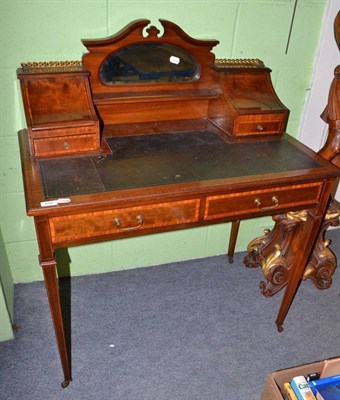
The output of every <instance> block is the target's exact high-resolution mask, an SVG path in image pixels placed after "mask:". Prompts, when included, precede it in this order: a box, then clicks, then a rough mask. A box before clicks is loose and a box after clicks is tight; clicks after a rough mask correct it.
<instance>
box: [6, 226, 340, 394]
mask: <svg viewBox="0 0 340 400" xmlns="http://www.w3.org/2000/svg"><path fill="white" fill-rule="evenodd" d="M327 236H328V237H330V238H331V239H332V240H333V244H332V249H333V251H335V253H336V254H337V256H338V258H339V256H340V230H339V229H338V230H336V231H331V232H330V233H328V234H327ZM243 256H244V253H238V254H237V255H236V257H235V263H234V264H233V265H229V264H228V263H227V262H226V257H225V256H218V257H212V258H206V259H201V260H194V261H187V262H181V263H173V264H168V265H162V266H156V267H149V268H142V269H136V270H128V271H121V272H114V273H109V274H101V275H92V276H84V277H77V278H72V279H71V281H70V282H68V283H71V284H70V293H71V315H72V318H71V321H72V322H71V332H72V334H71V339H72V347H71V348H72V370H73V379H74V380H73V382H72V383H71V384H70V386H69V387H68V388H66V389H61V387H60V382H61V381H62V373H61V367H60V362H59V357H58V354H57V350H56V344H55V339H54V333H53V328H52V323H51V320H50V315H49V308H48V304H47V299H46V295H45V289H44V285H43V283H42V282H35V283H31V284H18V285H16V288H15V298H16V299H15V322H16V324H17V325H19V326H20V327H21V329H20V331H19V333H18V334H17V335H16V339H15V340H13V341H8V342H3V343H0V369H1V370H0V398H1V399H2V400H7V399H11V400H15V399H25V400H30V399H35V400H40V399H43V400H50V399H51V400H58V399H72V400H77V399H82V400H86V399H94V400H106V399H107V400H208V399H214V400H222V399H223V400H244V399H247V400H258V399H259V397H260V393H261V391H262V387H263V383H264V380H265V376H266V375H267V374H268V373H270V372H271V371H274V370H277V369H282V368H286V367H289V366H293V365H298V364H303V363H307V362H310V361H314V360H320V359H324V358H327V357H333V356H336V355H340V307H339V306H340V268H338V269H337V270H336V272H335V275H334V282H333V285H332V287H331V288H330V289H329V290H325V291H319V290H317V289H315V288H314V286H313V285H312V284H311V282H306V283H303V284H302V285H301V286H300V290H299V292H298V294H297V296H296V298H295V300H294V302H293V305H292V307H291V310H290V312H289V314H288V316H287V318H286V321H285V324H284V331H283V333H281V334H279V333H278V332H277V330H276V326H275V323H274V321H275V318H276V314H277V311H278V307H279V303H280V300H281V297H282V294H278V295H276V296H275V297H273V298H271V299H266V298H264V297H263V296H262V295H261V293H260V292H259V289H258V284H259V281H260V280H261V279H262V276H261V271H260V270H258V269H256V270H249V269H247V268H245V267H244V266H243V264H242V259H243Z"/></svg>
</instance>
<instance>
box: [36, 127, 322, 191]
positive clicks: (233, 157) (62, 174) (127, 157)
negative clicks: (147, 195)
mask: <svg viewBox="0 0 340 400" xmlns="http://www.w3.org/2000/svg"><path fill="white" fill-rule="evenodd" d="M106 140H107V143H108V145H109V147H110V149H111V150H112V153H111V154H106V155H96V156H81V157H80V156H77V157H70V158H56V159H44V160H40V161H39V167H40V171H41V177H42V183H43V188H44V193H45V196H46V198H53V197H63V196H74V195H83V194H91V193H99V192H108V191H119V190H124V189H135V188H145V187H152V186H161V185H171V184H179V183H187V182H201V181H209V180H218V179H227V178H237V177H245V176H255V175H262V174H275V173H282V172H289V171H296V170H313V169H317V168H320V167H322V164H321V163H319V162H318V161H317V160H315V158H313V157H310V156H309V155H308V154H306V153H304V152H303V151H302V150H301V149H299V148H298V147H296V146H295V145H294V144H292V143H291V142H290V141H289V140H288V139H287V138H282V139H279V140H269V141H254V142H247V143H228V142H227V141H225V140H224V139H223V138H222V137H221V136H220V135H219V134H217V133H216V132H214V131H212V130H205V131H190V132H178V133H173V132H172V133H162V134H150V135H134V136H119V137H109V138H107V139H106Z"/></svg>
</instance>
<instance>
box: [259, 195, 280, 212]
mask: <svg viewBox="0 0 340 400" xmlns="http://www.w3.org/2000/svg"><path fill="white" fill-rule="evenodd" d="M272 202H273V203H274V205H272V206H269V207H262V203H261V200H260V199H259V198H258V197H257V198H256V199H255V200H254V203H255V205H256V207H257V208H258V209H260V210H262V211H268V210H272V209H273V208H275V207H277V206H278V205H279V198H278V197H277V196H273V197H272Z"/></svg>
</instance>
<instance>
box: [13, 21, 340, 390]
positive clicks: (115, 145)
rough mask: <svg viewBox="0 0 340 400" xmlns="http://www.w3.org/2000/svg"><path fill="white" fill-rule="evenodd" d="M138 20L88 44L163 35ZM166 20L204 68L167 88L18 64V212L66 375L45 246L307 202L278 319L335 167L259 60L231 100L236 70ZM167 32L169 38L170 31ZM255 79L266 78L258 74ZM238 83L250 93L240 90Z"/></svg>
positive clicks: (51, 262)
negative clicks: (304, 136) (301, 129)
mask: <svg viewBox="0 0 340 400" xmlns="http://www.w3.org/2000/svg"><path fill="white" fill-rule="evenodd" d="M147 24H148V21H144V20H143V21H142V22H141V21H139V22H137V23H134V24H133V25H132V26H130V27H128V28H127V30H126V31H124V32H125V34H124V35H123V34H119V35H118V36H116V37H113V38H112V37H111V38H110V39H107V40H106V41H105V40H101V41H99V42H96V41H95V42H94V44H93V46H94V48H96V49H97V51H99V52H101V53H105V55H104V56H103V55H101V56H100V57H101V58H100V57H99V58H100V60H101V59H102V58H103V57H105V56H106V55H107V54H111V53H112V51H113V47H112V46H116V47H117V43H119V46H118V47H119V48H121V42H122V41H124V40H126V37H129V38H130V39H129V40H130V41H132V42H134V40H135V39H134V35H136V30H137V31H138V38H139V40H143V41H144V40H151V41H152V42H153V41H156V40H160V39H159V38H158V37H157V38H156V35H155V30H154V28H150V29H151V30H150V31H149V33H150V38H151V39H150V38H149V39H145V38H144V39H141V28H143V27H144V26H145V25H147ZM163 25H165V28H166V31H167V32H168V33H169V32H170V33H172V34H173V35H172V36H174V37H175V39H173V41H174V42H175V43H177V44H178V42H180V43H181V44H182V47H185V46H187V47H188V48H189V47H190V49H191V50H190V51H191V54H193V56H194V58H195V59H198V60H199V61H200V74H201V75H200V76H201V78H200V79H196V81H195V82H194V83H192V82H191V83H181V84H180V83H176V85H175V90H174V91H171V90H170V87H169V86H165V88H164V86H163V85H165V84H164V83H163V81H162V83H158V84H156V86H155V90H154V91H152V90H149V91H148V92H147V93H146V92H145V90H146V88H145V86H142V87H141V86H138V85H137V84H136V85H135V86H129V90H130V91H126V90H125V88H126V87H127V86H128V85H125V86H124V87H123V88H122V87H120V86H119V85H118V86H119V87H118V89H116V86H115V85H114V86H109V85H106V86H105V85H104V86H103V87H104V89H103V91H100V90H99V91H98V87H99V83H98V82H97V81H95V80H96V79H98V74H94V73H93V71H92V73H91V77H92V78H93V79H94V80H92V81H91V88H92V93H89V91H88V88H89V82H88V76H89V73H88V72H86V71H84V70H83V68H81V69H80V70H79V71H74V70H72V71H71V72H70V71H69V70H67V71H66V72H65V70H61V71H57V72H56V70H55V69H54V70H52V72H51V71H48V70H46V66H44V68H45V69H44V70H40V71H38V73H37V72H36V71H32V70H28V71H27V70H26V71H25V70H24V71H22V70H21V71H20V72H19V78H20V79H21V84H22V89H23V97H24V105H25V111H26V117H27V121H28V128H27V129H26V130H23V131H21V132H20V133H19V139H20V151H21V159H22V168H23V178H24V187H25V196H26V206H27V214H28V215H29V216H32V217H34V221H35V228H36V235H37V241H38V245H39V252H40V265H41V267H42V269H43V274H44V279H45V284H46V290H47V295H48V299H49V304H50V309H51V316H52V319H53V324H54V329H55V334H56V339H57V343H58V349H59V353H60V358H61V363H62V368H63V372H64V382H63V384H62V386H63V387H65V386H67V385H68V383H69V382H70V381H71V371H70V363H69V361H70V360H69V358H68V353H67V348H66V341H65V333H64V325H63V319H62V312H61V307H60V298H59V288H58V283H57V274H56V259H55V256H54V249H56V248H61V247H69V246H74V245H79V244H86V243H93V242H99V241H105V240H112V239H118V238H126V237H132V236H137V235H145V234H152V233H156V232H164V231H170V230H176V229H184V228H192V227H196V226H206V225H210V224H216V223H221V222H226V221H234V220H236V219H239V218H242V219H246V218H253V217H259V216H264V215H273V214H276V213H283V212H288V211H299V210H304V211H307V214H306V215H307V217H306V223H305V224H304V227H303V229H301V230H299V231H298V232H297V233H296V234H295V236H294V241H293V242H292V244H291V246H290V249H289V255H288V262H289V263H290V265H293V268H291V270H290V272H289V277H288V280H287V286H286V290H285V293H284V295H283V298H282V302H281V306H280V309H279V312H278V315H277V318H276V324H277V326H278V329H279V330H282V325H283V322H284V319H285V317H286V315H287V312H288V310H289V307H290V305H291V303H292V301H293V298H294V295H295V293H296V290H297V288H298V285H299V283H300V281H301V278H302V275H303V272H304V269H305V266H306V264H307V261H308V257H309V254H310V252H311V249H312V246H313V244H314V241H315V239H316V237H317V234H318V231H319V228H320V225H321V223H322V220H323V216H324V214H325V212H326V209H327V205H328V201H329V196H330V192H331V189H332V185H333V182H334V180H335V178H336V177H337V176H338V175H339V170H338V169H337V168H336V167H335V166H333V165H332V164H330V163H329V162H327V161H326V160H324V159H323V158H322V157H320V156H318V155H317V154H315V153H314V152H312V151H311V150H309V149H308V148H306V147H305V146H303V145H302V144H300V143H299V142H298V141H296V140H294V139H293V138H291V137H290V136H289V135H287V134H285V133H283V132H282V126H284V124H285V118H286V117H287V110H286V109H285V108H284V107H281V106H280V103H279V101H278V100H277V98H276V97H275V95H274V93H273V90H272V87H271V86H268V78H267V77H268V70H267V69H265V68H263V67H260V68H259V69H257V64H256V65H255V67H254V68H255V70H254V72H252V73H251V74H250V75H249V73H248V70H246V71H245V70H244V68H243V67H242V66H241V68H240V69H241V72H242V73H241V76H242V77H243V78H242V79H241V83H240V86H239V87H240V89H237V88H236V87H235V85H234V84H233V85H231V87H230V90H229V91H228V96H229V94H230V93H233V92H234V93H235V96H234V98H233V101H231V100H230V102H229V103H228V96H227V95H226V94H225V90H227V89H226V88H227V87H228V83H227V81H228V80H230V77H232V76H233V72H230V71H229V72H230V74H229V73H228V72H227V73H226V74H224V73H221V72H219V71H218V69H216V68H212V65H211V62H210V63H207V62H206V60H207V59H208V58H209V59H210V58H211V54H212V53H210V52H209V51H207V49H206V48H207V47H208V48H209V49H210V48H211V45H212V42H211V41H210V42H208V44H207V43H206V42H202V41H194V40H193V39H190V38H188V37H187V36H184V33H183V31H181V30H180V28H178V27H176V26H175V25H174V24H172V23H169V22H165V21H163ZM127 32H128V33H129V35H127ZM174 33H176V35H174ZM165 36H166V37H167V41H169V40H170V39H169V37H172V36H171V35H165ZM189 39H190V40H189ZM162 40H164V39H162ZM129 43H130V42H129ZM88 45H89V44H88ZM89 46H90V45H89ZM107 46H109V49H107ZM110 46H111V47H110ZM204 46H205V47H204ZM116 47H114V48H116ZM202 47H204V49H205V50H204V51H203V50H202ZM103 48H104V50H105V51H104V50H103ZM98 49H99V50H98ZM209 49H208V50H209ZM201 53H202V54H203V56H202V55H201ZM97 58H98V55H97V56H95V60H97ZM90 61H91V62H90ZM90 61H88V65H87V67H88V68H89V69H90V72H91V68H92V69H93V68H94V69H95V71H97V70H98V66H97V65H96V62H94V61H93V59H92V58H90ZM97 61H98V60H97ZM101 62H102V61H100V62H99V65H101ZM83 64H86V62H84V60H83ZM252 65H253V64H252ZM72 68H73V69H74V67H72ZM47 69H48V68H47ZM223 71H224V70H223ZM208 72H209V73H208ZM228 74H229V75H228ZM237 74H240V71H239V70H237ZM247 74H248V75H247ZM254 74H255V79H254ZM220 75H222V77H221V76H220ZM247 76H248V78H249V80H248V81H250V82H253V81H254V82H256V85H254V87H253V88H252V89H251V87H252V83H250V84H249V82H248V84H247V85H246V86H245V87H243V89H242V82H243V81H245V80H247V79H244V77H246V78H247ZM90 79H91V78H90ZM185 79H187V78H185ZM201 79H202V81H203V88H202V87H201V86H199V85H201V84H202V82H201ZM233 79H234V78H233ZM261 80H262V82H267V83H266V84H265V85H262V86H261ZM221 82H222V84H221ZM208 83H209V85H208ZM210 84H211V85H210ZM51 85H52V88H54V89H55V90H54V91H51ZM53 85H54V86H53ZM150 85H151V84H150ZM180 85H189V86H180ZM190 85H191V86H190ZM197 85H198V87H197ZM221 85H222V86H221ZM131 87H132V88H134V91H133V93H131ZM261 87H262V90H263V92H262V94H261V93H260V94H259V93H258V90H259V88H261ZM70 88H71V89H72V90H71V89H70ZM108 88H109V89H110V90H109V89H108ZM151 88H152V85H151ZM185 88H186V90H184V89H185ZM266 88H267V89H268V88H269V89H268V90H267V89H266ZM245 89H247V93H248V96H245V97H243V100H242V96H241V95H240V93H242V91H243V92H244V90H245ZM115 90H116V92H115ZM117 90H119V92H117ZM124 90H125V91H124ZM46 93H47V94H49V95H51V93H52V101H51V102H50V103H48V106H45V105H44V104H45V103H43V105H41V98H43V99H44V100H45V101H47V100H48V96H47V95H46ZM70 93H71V94H70ZM74 93H76V99H77V103H76V104H74V102H72V96H73V94H74ZM249 93H250V94H252V93H253V94H252V95H251V96H250V95H249ZM80 94H82V95H83V97H84V98H83V100H82V99H79V96H80ZM53 96H54V97H53ZM58 96H59V97H58ZM65 96H66V98H65V99H64V97H65ZM70 96H71V100H70ZM46 99H47V100H46ZM226 99H227V100H226ZM64 103H65V104H66V106H63V104H64ZM169 104H171V105H172V107H170V108H169ZM223 104H224V106H223ZM249 104H252V105H254V104H257V107H249ZM261 104H262V105H261ZM182 106H183V107H182ZM63 107H64V108H63ZM84 107H85V108H86V107H87V108H86V110H85V111H84ZM70 108H71V109H72V110H71V111H72V112H70ZM131 109H133V110H134V112H131ZM183 110H184V111H183ZM223 110H227V111H225V113H224V111H223ZM223 113H224V114H223ZM188 114H189V116H190V118H188V119H186V118H185V117H184V116H188ZM97 115H99V119H100V122H101V124H99V123H98V119H97ZM169 116H170V117H171V118H169ZM123 117H124V118H123ZM166 117H168V118H166ZM238 117H239V120H238V121H237V118H238ZM123 119H125V120H126V123H122V120H123ZM235 121H236V122H235ZM233 124H234V125H233ZM100 125H101V128H100V129H99V126H100ZM232 125H233V126H232ZM96 129H97V130H96ZM247 132H248V134H247ZM232 134H234V136H233V135H232ZM244 137H245V138H246V139H244ZM89 138H90V139H89ZM82 139H84V142H83V141H82ZM88 139H89V140H88ZM97 142H98V143H100V146H99V147H98V145H97ZM73 146H75V148H74V147H73ZM82 146H83V147H82ZM88 146H90V148H88ZM91 146H95V148H91ZM96 146H97V147H96Z"/></svg>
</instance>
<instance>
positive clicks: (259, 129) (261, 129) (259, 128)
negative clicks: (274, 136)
mask: <svg viewBox="0 0 340 400" xmlns="http://www.w3.org/2000/svg"><path fill="white" fill-rule="evenodd" d="M256 129H257V130H258V131H263V130H264V126H263V125H261V124H259V125H257V126H256Z"/></svg>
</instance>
